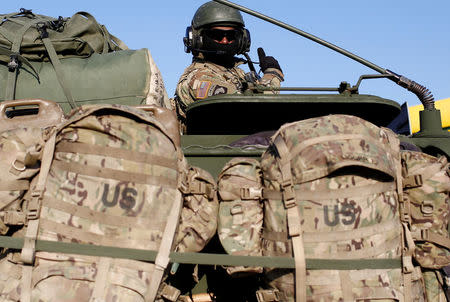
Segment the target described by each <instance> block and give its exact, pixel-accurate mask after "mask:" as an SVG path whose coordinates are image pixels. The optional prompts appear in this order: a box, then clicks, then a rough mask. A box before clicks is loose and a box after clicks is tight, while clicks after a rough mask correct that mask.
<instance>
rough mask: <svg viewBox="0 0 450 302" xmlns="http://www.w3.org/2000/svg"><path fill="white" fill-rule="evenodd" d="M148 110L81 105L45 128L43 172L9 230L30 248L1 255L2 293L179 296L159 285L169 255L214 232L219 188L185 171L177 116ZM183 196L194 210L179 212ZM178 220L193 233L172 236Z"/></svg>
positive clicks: (77, 297) (195, 246)
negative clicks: (131, 255) (117, 251)
mask: <svg viewBox="0 0 450 302" xmlns="http://www.w3.org/2000/svg"><path fill="white" fill-rule="evenodd" d="M148 110H149V111H148V112H144V111H142V110H138V109H135V108H131V107H126V106H120V105H103V106H86V107H80V109H78V110H76V111H75V112H74V113H73V114H72V116H71V117H70V118H69V119H68V120H67V121H65V122H63V123H62V124H61V125H59V126H58V127H57V128H56V130H55V131H53V132H51V133H50V134H49V135H48V137H47V140H46V143H45V145H44V147H43V150H42V152H41V155H40V159H41V165H40V173H39V174H38V175H37V176H36V177H35V178H34V179H33V181H32V183H31V186H30V188H31V189H30V190H29V191H28V193H27V194H26V195H25V198H24V200H25V202H24V203H23V204H22V212H23V213H24V216H25V221H24V223H25V224H26V227H25V228H23V229H21V230H19V231H18V232H16V233H15V234H14V235H13V236H22V237H23V236H25V243H24V247H23V248H22V250H21V253H20V254H18V253H14V250H10V251H9V252H8V254H7V258H5V259H6V260H7V261H4V260H5V259H4V260H2V261H1V262H0V267H1V270H0V271H1V272H2V273H1V275H2V276H1V280H2V284H1V287H0V288H1V289H2V290H1V296H2V297H3V298H6V299H9V300H11V301H19V299H20V301H31V300H33V301H37V300H39V301H97V300H101V301H116V300H119V301H154V300H155V298H156V297H158V298H157V299H158V301H159V300H160V299H165V300H169V301H175V300H176V299H177V298H178V296H179V294H180V292H179V291H177V290H176V289H175V288H173V287H171V286H170V285H168V284H165V283H162V281H163V277H164V275H165V273H164V271H165V268H166V266H167V264H168V262H169V258H168V256H169V252H170V251H171V250H174V247H175V244H176V243H179V245H180V246H182V248H180V250H186V251H197V250H200V249H201V248H202V247H203V246H202V245H204V244H206V242H207V241H208V240H209V238H208V236H212V235H211V234H212V233H214V232H215V228H216V220H215V216H216V212H215V211H217V200H216V199H215V198H214V194H215V186H214V184H213V182H212V177H211V176H210V175H209V174H208V173H206V172H204V171H203V172H202V171H200V170H199V169H197V168H190V169H189V168H188V166H187V163H186V160H185V158H184V156H183V154H182V153H181V149H180V147H179V144H180V142H179V133H178V125H177V123H176V119H175V117H174V116H173V115H172V113H171V112H169V111H167V110H164V109H162V108H158V107H154V106H153V107H150V108H148ZM174 121H175V122H174ZM183 195H184V196H185V197H186V198H187V199H188V200H190V201H191V205H192V206H191V207H189V208H188V209H182V206H183V198H182V197H183ZM194 200H195V201H194ZM205 200H206V202H205ZM199 203H203V204H202V206H199ZM199 208H201V210H199ZM205 213H206V214H205ZM209 215H211V216H209ZM205 216H208V217H205ZM179 222H180V223H181V225H180V224H179ZM199 225H201V227H203V228H205V226H206V228H209V230H206V231H205V230H204V231H203V233H201V232H200V233H201V235H200V236H198V235H197V234H196V229H195V228H193V226H194V227H196V228H197V229H198V228H199ZM177 227H179V228H180V229H181V230H182V229H183V228H190V229H191V230H190V231H184V232H183V233H182V235H180V233H179V234H178V235H176V230H177ZM36 240H46V241H50V242H55V241H56V242H75V243H78V244H88V245H100V246H109V247H111V249H114V247H127V248H134V249H142V250H148V251H157V256H156V261H155V264H153V263H147V262H142V261H137V260H131V259H121V258H124V257H125V258H126V256H124V257H120V256H118V258H109V257H104V256H93V255H90V256H85V255H83V254H79V253H77V248H74V250H73V253H69V254H61V253H58V252H51V251H48V252H46V251H39V250H38V251H36ZM115 257H116V256H115ZM16 263H17V264H19V265H17V264H16ZM20 263H22V265H20ZM21 267H22V268H21ZM20 268H21V269H20ZM161 301H162V300H161Z"/></svg>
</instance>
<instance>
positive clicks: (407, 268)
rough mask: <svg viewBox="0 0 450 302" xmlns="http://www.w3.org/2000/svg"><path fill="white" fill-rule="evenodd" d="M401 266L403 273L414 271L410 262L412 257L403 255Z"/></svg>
mask: <svg viewBox="0 0 450 302" xmlns="http://www.w3.org/2000/svg"><path fill="white" fill-rule="evenodd" d="M402 267H403V273H404V274H411V273H412V272H413V271H414V265H413V263H412V257H411V256H408V255H405V256H402Z"/></svg>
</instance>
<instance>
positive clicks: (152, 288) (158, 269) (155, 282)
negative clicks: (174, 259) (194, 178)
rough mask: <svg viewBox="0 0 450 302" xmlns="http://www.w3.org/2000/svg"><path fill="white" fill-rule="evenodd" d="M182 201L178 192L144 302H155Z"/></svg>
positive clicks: (167, 262)
mask: <svg viewBox="0 0 450 302" xmlns="http://www.w3.org/2000/svg"><path fill="white" fill-rule="evenodd" d="M182 201H183V199H182V196H181V192H180V191H179V190H178V191H177V197H176V198H175V200H174V201H173V204H172V208H171V209H170V213H169V216H168V217H167V222H166V227H165V228H164V233H163V237H162V240H161V245H160V246H159V250H158V254H157V255H156V260H155V270H154V272H153V275H152V278H151V280H150V284H149V286H148V289H147V292H146V294H145V301H146V302H153V301H154V300H155V298H156V294H157V292H158V288H159V285H160V283H161V280H162V278H163V274H164V270H165V269H166V267H167V265H168V264H169V260H170V259H169V254H170V249H171V248H172V243H173V239H174V236H175V232H176V229H177V226H178V220H179V217H180V211H181V204H182Z"/></svg>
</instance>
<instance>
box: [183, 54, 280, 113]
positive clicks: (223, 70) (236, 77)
mask: <svg viewBox="0 0 450 302" xmlns="http://www.w3.org/2000/svg"><path fill="white" fill-rule="evenodd" d="M241 64H243V63H242V61H236V64H235V65H234V66H233V67H232V68H227V67H224V66H222V65H219V64H215V63H212V62H210V61H205V60H204V59H202V58H201V57H195V58H194V59H193V63H192V64H191V65H190V66H188V67H187V68H186V70H185V71H184V73H183V75H182V76H181V77H180V80H179V81H178V84H177V89H176V96H177V98H176V102H177V104H175V105H176V106H177V111H178V113H179V114H180V115H181V117H184V113H185V109H186V107H187V106H188V105H189V104H191V103H193V102H195V101H196V100H202V99H205V98H207V97H209V96H213V95H218V94H233V93H242V92H243V90H244V89H245V82H246V80H245V78H244V76H245V72H244V71H243V70H242V69H241V68H239V67H238V66H239V65H241ZM283 80H284V79H283V73H282V72H281V71H280V70H278V69H275V68H268V69H267V70H266V72H265V73H264V76H263V77H262V78H261V79H260V80H258V84H261V85H264V86H266V87H270V86H272V87H280V83H281V82H282V81H283ZM269 93H273V92H269Z"/></svg>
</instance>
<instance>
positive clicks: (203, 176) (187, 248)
mask: <svg viewBox="0 0 450 302" xmlns="http://www.w3.org/2000/svg"><path fill="white" fill-rule="evenodd" d="M187 182H188V185H187V186H186V189H185V190H183V196H184V201H183V208H182V210H181V217H180V225H179V228H178V232H177V237H176V239H175V242H176V249H175V250H176V251H177V252H199V251H201V250H202V249H203V248H204V247H205V246H206V244H207V243H208V242H209V241H210V240H211V238H212V237H213V236H214V234H215V233H216V230H217V212H218V208H219V202H218V201H217V194H216V191H217V189H216V182H215V180H214V178H213V177H212V175H211V174H210V173H209V172H207V171H205V170H203V169H201V168H198V167H192V166H191V167H190V168H189V171H188V172H187Z"/></svg>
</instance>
